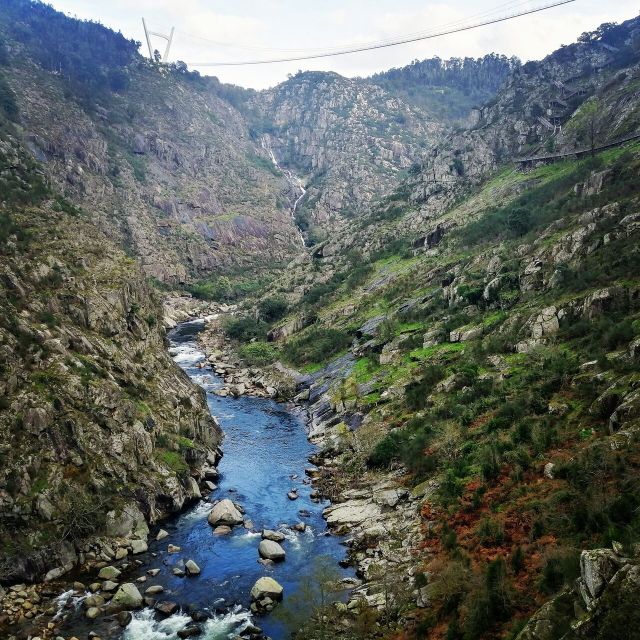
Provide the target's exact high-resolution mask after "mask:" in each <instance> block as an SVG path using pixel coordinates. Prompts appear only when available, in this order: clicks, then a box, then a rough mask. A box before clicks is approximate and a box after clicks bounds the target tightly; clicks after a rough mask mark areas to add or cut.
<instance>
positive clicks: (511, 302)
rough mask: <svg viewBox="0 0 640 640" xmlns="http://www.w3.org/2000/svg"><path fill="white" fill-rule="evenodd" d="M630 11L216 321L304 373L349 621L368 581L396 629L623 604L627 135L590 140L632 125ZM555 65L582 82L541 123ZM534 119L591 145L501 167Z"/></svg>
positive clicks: (633, 169) (631, 474) (632, 580)
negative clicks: (358, 581)
mask: <svg viewBox="0 0 640 640" xmlns="http://www.w3.org/2000/svg"><path fill="white" fill-rule="evenodd" d="M639 24H640V23H639V22H638V20H637V19H635V20H632V21H629V22H627V23H625V24H624V25H622V26H620V27H611V26H606V27H604V28H602V29H600V30H598V32H596V33H595V34H591V35H587V36H585V37H584V38H583V42H581V43H578V44H576V45H572V46H571V47H566V48H564V49H562V50H560V51H559V52H556V53H555V54H553V55H551V56H549V57H548V58H547V59H546V60H544V61H543V62H541V63H536V64H532V65H528V66H527V65H525V67H524V68H523V69H522V70H521V71H520V70H517V71H516V72H515V73H514V76H513V78H512V79H511V80H510V81H509V82H508V83H507V85H506V87H505V88H504V90H503V91H502V92H501V93H500V94H499V95H498V96H497V98H496V99H495V101H494V103H493V104H490V105H489V106H487V107H486V109H485V110H484V111H483V115H482V120H481V122H480V123H479V124H478V125H477V127H476V128H474V129H471V130H469V131H466V132H462V133H457V134H454V135H451V136H450V137H448V138H447V139H445V140H444V141H443V142H442V144H441V146H438V147H437V150H436V151H437V152H436V153H434V154H433V156H432V158H431V159H430V160H429V161H428V162H427V163H425V166H424V167H423V168H422V169H421V170H420V171H419V172H415V174H414V175H412V176H410V177H409V178H407V179H406V180H405V181H404V182H403V183H401V185H400V186H399V187H398V188H397V189H396V191H395V192H394V193H392V194H391V195H390V196H387V197H386V198H384V199H383V200H382V201H380V202H379V203H377V204H376V205H375V206H373V207H372V208H371V211H370V213H369V216H368V217H367V218H366V219H364V220H363V221H362V222H361V225H360V226H353V227H351V228H350V229H349V230H348V232H346V231H345V232H342V233H341V232H337V233H335V234H333V235H332V237H331V238H329V239H328V240H327V241H326V242H325V243H322V244H320V245H318V246H317V247H315V248H314V249H313V251H312V252H311V254H310V255H309V256H308V257H307V258H306V259H298V260H297V261H295V262H292V263H291V265H290V268H289V269H288V270H287V273H286V275H285V276H284V277H283V279H282V280H281V282H280V287H279V288H278V287H276V288H274V290H273V291H272V292H271V293H270V294H269V296H268V297H266V298H264V299H263V300H262V301H261V302H260V304H259V306H258V309H259V314H260V316H259V320H258V322H256V321H255V320H252V321H249V320H245V321H233V322H230V323H229V324H228V325H227V331H228V333H229V335H230V336H231V337H232V338H234V339H238V338H240V339H242V338H243V337H248V336H251V338H253V339H254V340H255V339H256V338H258V339H260V338H262V339H263V340H267V339H269V340H270V341H271V342H266V343H264V344H263V345H262V346H260V345H261V343H259V342H258V343H256V342H253V344H252V346H251V348H250V349H249V348H244V349H243V350H241V353H244V354H245V357H247V358H252V357H256V354H259V355H260V356H261V358H262V359H263V361H264V360H269V359H271V360H274V359H278V358H279V359H282V360H284V361H285V363H286V364H288V365H289V366H293V367H296V368H297V369H299V370H300V371H301V372H303V373H305V374H306V378H302V380H303V387H306V389H304V390H303V391H302V392H301V393H300V394H299V396H298V401H303V400H304V399H305V398H308V402H309V411H310V416H311V434H312V437H313V438H314V439H315V440H316V441H318V442H319V443H321V444H322V447H323V449H322V453H321V454H320V455H319V456H318V464H319V466H320V474H321V477H322V478H323V479H324V480H323V484H322V487H323V491H324V492H325V493H326V494H327V495H330V496H332V497H333V498H334V500H335V501H337V502H338V503H339V504H338V505H337V506H336V507H335V508H331V509H330V510H328V511H327V518H328V521H329V522H330V523H331V524H332V526H334V527H336V529H337V530H338V531H349V532H350V533H351V537H352V540H351V559H352V562H353V563H354V564H355V565H356V566H357V567H358V571H359V575H361V576H363V577H364V578H365V579H366V581H367V583H366V585H365V587H364V588H363V589H361V590H359V592H357V593H356V594H355V595H354V596H353V602H352V603H350V605H349V607H348V609H347V611H343V612H342V614H340V615H337V617H338V618H340V619H341V620H342V624H345V625H346V624H349V623H348V621H349V620H350V621H351V622H350V624H352V625H353V626H354V627H355V628H359V625H361V624H363V623H362V618H361V617H357V616H356V614H354V613H351V614H349V613H348V612H349V611H357V610H359V611H360V613H361V614H362V603H363V602H365V601H366V603H367V604H368V605H369V606H373V607H374V608H375V609H376V613H373V614H371V615H372V616H373V617H374V618H375V619H377V620H378V622H380V624H382V625H383V626H384V627H385V628H387V629H388V630H389V633H390V634H393V633H394V632H395V633H400V634H401V636H400V637H429V638H445V637H446V638H448V639H458V638H459V639H463V640H472V639H475V638H488V637H514V638H515V637H516V636H518V634H519V633H521V635H520V636H519V637H521V638H525V639H526V640H529V639H532V638H536V639H538V640H542V639H544V640H555V639H559V638H565V637H566V638H577V637H597V638H602V639H603V640H604V639H605V638H606V639H612V638H618V637H621V635H620V634H621V633H623V632H622V629H623V628H624V626H625V623H624V622H623V620H624V619H625V618H626V617H628V619H629V620H630V621H631V620H632V621H635V620H636V618H635V617H634V616H635V615H636V614H635V613H634V612H633V611H632V609H633V605H632V604H631V603H632V602H633V601H634V599H636V598H637V593H638V588H637V579H636V576H637V565H638V560H639V557H638V547H637V543H638V541H639V539H640V522H639V520H638V505H640V486H639V485H638V481H637V478H638V465H639V464H640V458H639V456H638V436H637V430H638V426H639V425H638V419H639V417H640V404H639V403H638V353H639V350H638V343H639V340H640V254H639V253H638V240H639V236H638V234H639V233H640V226H639V224H638V220H639V216H640V213H639V212H640V201H639V200H638V192H639V188H640V146H639V143H638V142H637V141H635V142H634V141H630V142H628V143H626V144H625V145H616V146H613V147H611V148H609V149H605V150H602V151H597V150H596V149H594V151H593V153H590V149H591V147H598V146H600V145H605V144H606V143H607V142H610V141H614V140H615V139H617V138H618V137H621V136H624V135H628V134H630V133H631V132H634V131H636V130H637V128H636V127H637V122H638V117H639V116H640V113H639V111H638V105H639V104H640V99H639V98H640V96H639V95H638V91H639V88H638V82H637V79H638V77H639V75H638V74H639V70H638V50H637V37H636V34H637V29H638V26H639ZM572 75H578V78H576V79H575V80H571V79H570V76H572ZM555 80H561V81H562V86H564V87H565V88H566V86H567V84H568V83H569V82H574V86H575V89H574V90H575V91H577V92H578V93H575V95H574V96H573V98H574V99H575V103H571V102H570V100H571V98H569V96H565V98H569V99H568V100H567V99H563V101H564V102H565V103H566V105H567V107H566V111H565V115H564V116H563V122H562V124H563V126H562V131H561V132H560V131H559V130H556V134H555V136H554V135H553V132H552V131H551V130H549V128H548V127H547V126H546V125H544V124H543V123H542V122H541V120H540V117H542V116H537V115H536V110H535V105H539V106H540V108H541V109H542V108H544V106H545V105H548V104H550V103H551V102H553V101H554V100H555V99H556V98H555V95H556V93H555V92H556V91H558V90H561V88H562V87H561V85H557V84H554V81H555ZM565 90H566V89H565ZM593 104H596V105H597V109H593V107H591V106H590V105H593ZM550 108H551V107H550ZM591 114H595V115H591ZM596 122H598V123H600V124H595V123H596ZM605 125H606V126H605ZM594 132H597V134H596V133H594ZM595 135H597V140H593V137H595ZM548 140H551V141H552V143H553V149H554V150H555V151H562V150H569V151H571V150H573V149H575V148H576V146H580V147H581V148H584V147H586V150H587V151H586V152H585V153H584V154H582V155H581V156H580V157H576V156H575V155H571V154H570V155H569V156H567V158H565V159H556V160H555V161H553V162H551V161H548V163H547V161H539V162H534V163H529V164H524V165H522V166H520V165H517V164H516V165H514V163H513V161H514V160H516V159H517V158H518V157H519V156H520V155H522V154H525V153H527V152H529V153H531V152H533V151H535V150H536V148H539V147H540V146H541V145H543V146H544V145H545V144H546V145H547V147H548V148H551V147H552V144H551V143H549V142H548ZM531 164H533V166H531ZM278 301H279V302H278ZM276 307H277V308H278V309H279V310H280V311H279V314H278V315H284V317H283V318H282V319H280V320H277V319H274V314H273V313H272V312H273V309H274V308H276ZM287 309H292V310H294V311H291V312H289V314H288V315H287ZM254 310H255V306H254V305H252V307H251V311H252V314H253V313H254ZM274 320H275V321H274ZM269 322H270V324H269ZM277 370H278V371H279V372H282V371H283V370H284V369H283V368H282V367H281V366H278V367H277ZM611 545H613V547H614V550H613V551H612V550H611V548H610V547H611ZM603 547H609V549H608V550H607V549H606V548H603ZM596 549H598V550H596ZM584 550H593V551H587V552H583V551H584ZM614 575H616V576H617V577H616V578H615V579H613V576H614ZM577 578H579V581H578V582H577V583H576V582H575V580H576V579H577ZM548 600H549V601H550V603H549V604H547V605H545V608H543V609H541V610H540V612H538V613H536V609H537V608H538V607H540V606H541V605H542V604H543V603H545V601H548ZM616 601H617V602H618V603H619V608H617V606H616V605H615V604H614V603H615V602H616ZM358 602H359V603H360V604H358ZM621 612H624V613H621ZM534 614H535V615H534ZM327 615H331V614H327ZM333 615H336V614H333ZM532 615H533V616H534V617H533V618H532V622H531V623H530V624H527V620H528V619H529V617H530V616H532ZM313 624H314V623H313V622H311V623H310V627H313ZM631 624H632V625H633V624H635V622H631ZM408 628H409V629H410V631H406V629H408ZM310 633H312V631H310ZM566 634H568V635H566ZM344 637H351V636H349V634H348V633H347V632H345V634H344ZM354 637H359V636H357V635H354ZM364 637H367V636H366V634H365V635H364Z"/></svg>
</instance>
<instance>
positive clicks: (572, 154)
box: [515, 132, 640, 168]
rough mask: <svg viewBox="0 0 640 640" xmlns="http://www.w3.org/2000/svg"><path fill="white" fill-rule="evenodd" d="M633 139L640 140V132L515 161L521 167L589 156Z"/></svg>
mask: <svg viewBox="0 0 640 640" xmlns="http://www.w3.org/2000/svg"><path fill="white" fill-rule="evenodd" d="M633 140H640V132H637V133H634V134H632V135H630V136H625V137H624V138H617V139H616V140H612V141H611V142H608V143H607V144H603V145H599V146H597V147H594V148H593V149H592V148H591V147H582V148H580V149H572V150H571V151H565V152H563V153H550V154H547V155H541V156H528V157H526V158H517V159H516V160H515V163H516V164H517V165H519V166H520V168H527V167H531V166H534V165H536V164H549V163H551V162H557V161H558V160H564V159H565V158H576V159H577V158H583V157H584V156H588V155H589V154H591V153H597V152H598V151H604V150H605V149H612V148H613V147H619V146H620V145H623V144H625V143H627V142H632V141H633Z"/></svg>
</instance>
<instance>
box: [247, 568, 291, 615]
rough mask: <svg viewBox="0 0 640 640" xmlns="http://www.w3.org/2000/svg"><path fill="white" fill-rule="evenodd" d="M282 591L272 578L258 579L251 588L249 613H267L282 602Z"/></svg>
mask: <svg viewBox="0 0 640 640" xmlns="http://www.w3.org/2000/svg"><path fill="white" fill-rule="evenodd" d="M283 592H284V589H283V588H282V586H281V585H280V584H278V583H277V582H276V581H275V580H274V579H273V578H269V577H264V578H259V579H258V580H257V581H256V583H255V584H254V585H253V587H252V588H251V611H253V613H269V612H270V611H272V610H273V608H274V607H275V606H276V604H277V603H278V602H280V601H281V600H282V595H283Z"/></svg>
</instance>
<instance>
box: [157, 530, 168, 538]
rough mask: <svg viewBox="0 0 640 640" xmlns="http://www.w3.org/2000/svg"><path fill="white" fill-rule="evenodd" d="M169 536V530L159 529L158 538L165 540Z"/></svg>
mask: <svg viewBox="0 0 640 640" xmlns="http://www.w3.org/2000/svg"><path fill="white" fill-rule="evenodd" d="M167 537H169V532H168V531H165V530H164V529H160V531H158V535H157V536H156V540H158V541H160V540H164V539H165V538H167Z"/></svg>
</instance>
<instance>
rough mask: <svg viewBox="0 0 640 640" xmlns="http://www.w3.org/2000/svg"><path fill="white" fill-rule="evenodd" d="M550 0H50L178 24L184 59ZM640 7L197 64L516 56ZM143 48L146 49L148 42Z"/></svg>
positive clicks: (266, 71) (442, 22) (270, 77)
mask: <svg viewBox="0 0 640 640" xmlns="http://www.w3.org/2000/svg"><path fill="white" fill-rule="evenodd" d="M547 1H548V0H446V1H444V0H440V1H436V2H429V1H427V2H425V1H424V0H233V1H230V0H109V1H108V2H105V1H104V0H49V2H50V3H51V4H52V5H53V6H54V7H56V8H57V9H59V10H60V11H64V12H65V13H68V14H70V15H74V16H77V17H79V18H88V19H92V20H97V21H99V22H101V23H103V24H104V25H106V26H108V27H111V28H113V29H115V30H120V31H122V33H124V35H125V36H127V37H128V38H133V39H135V40H139V41H143V40H144V35H143V30H142V23H141V17H142V16H144V17H145V18H146V19H147V23H148V25H149V26H150V28H151V29H152V30H156V31H160V32H168V31H169V29H170V27H171V26H175V28H176V35H175V39H174V43H173V48H172V52H171V56H170V59H171V60H183V61H185V62H189V63H195V62H219V61H227V60H250V59H256V58H258V59H264V58H273V57H287V56H289V57H290V56H291V55H296V54H299V53H300V51H299V50H304V51H309V50H312V49H316V50H319V49H321V50H327V49H333V48H336V47H340V46H342V45H345V44H353V43H362V42H371V41H377V40H384V39H388V38H394V37H396V36H404V35H406V34H413V33H416V32H426V31H437V30H441V28H442V27H446V26H447V25H450V24H452V23H455V22H458V21H465V22H466V23H471V22H474V21H478V20H481V19H482V17H481V16H480V17H479V14H487V15H488V14H489V13H491V12H492V13H491V15H504V14H506V13H513V12H515V11H518V10H522V9H523V8H524V9H527V8H533V7H536V6H540V5H542V4H546V3H547ZM373 5H375V7H374V6H373ZM639 10H640V1H639V0H575V1H574V2H572V3H570V4H567V5H565V6H562V7H558V8H554V9H549V10H548V11H545V12H542V13H538V14H534V15H530V16H525V17H520V18H516V19H515V20H511V21H508V22H504V23H502V24H497V25H491V26H486V27H481V28H479V29H476V30H473V31H466V32H463V33H460V34H455V35H449V36H444V37H440V38H436V39H433V40H427V41H422V42H417V43H412V44H407V45H402V46H398V47H390V48H386V49H381V50H378V51H370V52H363V53H357V54H353V55H349V56H343V57H335V58H327V59H322V60H308V61H301V62H289V63H278V64H272V65H260V66H247V67H207V68H204V67H201V68H199V70H200V71H201V72H202V73H206V74H208V75H216V76H218V77H219V78H220V79H221V80H222V81H224V82H232V83H235V84H239V85H242V86H245V87H254V88H256V89H261V88H264V87H268V86H273V85H274V84H277V83H278V82H280V81H282V80H284V79H286V76H287V74H288V73H295V72H296V71H297V70H298V69H304V70H325V71H336V72H338V73H341V74H343V75H346V76H358V75H360V76H364V75H370V74H372V73H375V72H376V71H383V70H386V69H389V68H391V67H398V66H403V65H405V64H408V63H410V62H411V61H412V60H414V59H416V58H418V59H423V58H428V57H432V56H434V55H437V56H440V57H442V58H449V57H452V56H458V57H464V56H480V55H484V54H485V53H490V52H496V53H503V54H505V55H508V56H512V55H515V56H518V57H519V58H521V59H522V60H523V61H526V60H535V59H539V58H542V57H543V56H545V55H546V54H547V53H550V52H551V51H553V50H554V49H557V48H558V47H559V46H560V45H561V44H569V43H571V42H573V41H575V39H576V38H577V37H578V36H579V35H580V34H581V33H582V32H583V31H587V30H593V29H595V28H596V27H597V26H598V25H599V24H601V23H602V22H621V21H622V20H626V19H629V18H632V17H634V16H637V15H638V12H639ZM474 18H475V19H474ZM202 38H204V39H202ZM205 39H206V40H205ZM207 40H211V41H214V42H207ZM154 45H155V46H157V48H158V49H160V50H163V43H162V41H160V40H156V41H155V42H154ZM283 50H286V51H283ZM290 50H291V51H290ZM292 50H298V51H292ZM142 51H143V53H146V46H145V48H144V49H143V50H142ZM196 68H197V67H196Z"/></svg>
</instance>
